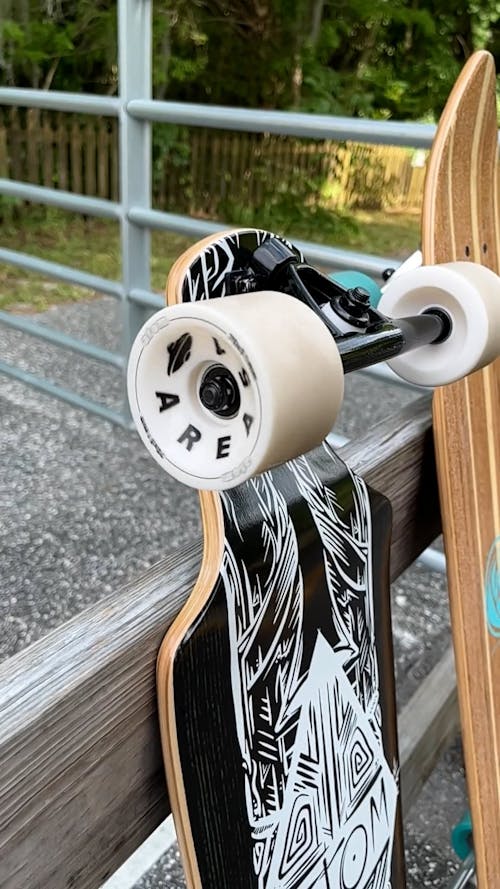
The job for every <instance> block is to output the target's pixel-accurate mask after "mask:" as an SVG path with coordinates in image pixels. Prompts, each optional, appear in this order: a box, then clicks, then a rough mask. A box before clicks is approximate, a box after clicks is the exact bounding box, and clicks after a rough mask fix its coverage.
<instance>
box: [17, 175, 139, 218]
mask: <svg viewBox="0 0 500 889" xmlns="http://www.w3.org/2000/svg"><path fill="white" fill-rule="evenodd" d="M0 194H4V195H6V196H7V197H10V198H19V200H21V201H32V202H34V203H36V204H47V205H48V206H50V207H59V208H60V209H61V210H72V211H73V212H75V213H82V214H83V215H86V216H100V217H102V218H103V219H116V220H119V219H120V218H121V213H122V210H121V206H120V204H118V203H115V201H106V200H104V199H103V198H89V197H86V195H83V194H73V192H71V191H62V189H56V188H47V187H45V186H44V185H31V184H30V183H28V182H17V181H15V180H13V179H0Z"/></svg>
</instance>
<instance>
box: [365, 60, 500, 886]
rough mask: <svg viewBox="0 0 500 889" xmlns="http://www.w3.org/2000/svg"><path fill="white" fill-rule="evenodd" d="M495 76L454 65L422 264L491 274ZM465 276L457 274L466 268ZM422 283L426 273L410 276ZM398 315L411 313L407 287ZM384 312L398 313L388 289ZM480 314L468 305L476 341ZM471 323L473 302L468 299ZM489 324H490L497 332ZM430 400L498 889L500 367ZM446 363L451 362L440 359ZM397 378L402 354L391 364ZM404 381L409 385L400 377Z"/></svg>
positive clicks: (476, 837)
mask: <svg viewBox="0 0 500 889" xmlns="http://www.w3.org/2000/svg"><path fill="white" fill-rule="evenodd" d="M497 156H498V128H497V117H496V96H495V66H494V62H493V58H492V57H491V55H489V53H487V52H478V53H475V54H474V55H473V56H472V57H471V59H470V60H469V62H468V63H467V65H466V66H465V67H464V69H463V71H462V73H461V75H460V77H459V78H458V80H457V82H456V84H455V87H454V89H453V91H452V93H451V95H450V98H449V100H448V102H447V105H446V107H445V109H444V112H443V114H442V117H441V120H440V123H439V126H438V130H437V134H436V137H435V139H434V143H433V146H432V151H431V154H430V158H429V161H428V167H427V178H426V184H425V193H424V203H423V213H422V258H423V263H424V265H426V266H429V267H430V266H434V265H435V264H441V263H449V262H454V261H457V260H458V261H459V262H460V264H461V265H462V264H464V263H469V264H470V265H471V266H472V263H476V264H479V265H480V266H482V267H484V268H487V269H492V270H493V271H495V272H498V271H499V260H500V244H499V236H500V228H499V226H500V220H499V216H498V190H497V189H498V186H497ZM465 268H466V266H465ZM429 274H431V275H432V270H431V269H430V268H427V269H424V268H423V269H421V270H418V271H417V273H416V276H415V280H414V283H415V284H416V283H417V281H418V280H420V279H419V275H427V277H429ZM404 289H405V290H406V293H405V295H404V302H405V310H407V311H409V310H411V309H412V301H411V293H410V294H408V292H407V291H408V290H409V286H408V282H407V281H405V284H404ZM380 307H381V309H382V310H383V311H385V312H388V313H389V314H390V313H392V312H395V311H396V312H397V311H402V308H403V307H402V303H401V302H400V301H399V300H398V294H397V293H396V291H395V289H394V288H393V289H392V291H391V293H390V295H389V298H388V299H385V298H384V297H382V300H381V303H380ZM483 311H484V307H483V305H482V300H481V299H480V298H479V295H477V301H476V308H475V313H476V322H477V329H475V326H474V318H473V314H472V317H471V322H472V323H471V324H470V325H469V326H470V333H471V335H472V336H474V338H475V339H476V341H479V340H480V339H481V337H482V336H487V333H485V331H481V330H479V327H480V325H481V318H482V317H483V314H482V313H483ZM471 312H472V313H474V297H472V301H471ZM498 324H500V322H499V321H496V326H497V331H498ZM496 355H498V351H497V350H496V349H495V346H494V345H493V347H492V349H491V351H490V354H489V356H488V357H489V362H488V363H487V364H486V366H485V367H483V369H481V370H478V371H476V372H475V373H472V374H470V375H467V376H466V377H465V378H463V379H459V380H458V381H456V382H453V383H451V384H450V385H446V386H440V387H438V388H437V389H436V390H435V393H434V397H433V426H434V440H435V447H436V458H437V471H438V481H439V491H440V500H441V513H442V523H443V534H444V544H445V550H446V562H447V573H448V589H449V599H450V613H451V625H452V633H453V642H454V649H455V661H456V668H457V681H458V696H459V704H460V714H461V725H462V739H463V747H464V755H465V766H466V777H467V785H468V793H469V800H470V806H471V810H472V824H473V843H474V851H475V856H476V863H477V876H478V886H479V887H480V889H497V887H500V692H499V689H500V647H499V644H498V643H499V638H500V361H499V360H498V358H497V360H494V358H495V356H496ZM452 359H453V356H450V360H452ZM391 363H392V367H393V369H394V370H395V371H396V372H397V373H402V374H403V375H405V372H406V370H407V368H406V366H405V365H406V359H405V356H402V357H401V358H397V359H395V361H393V362H391ZM409 378H411V375H410V377H409Z"/></svg>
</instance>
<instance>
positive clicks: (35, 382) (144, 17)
mask: <svg viewBox="0 0 500 889" xmlns="http://www.w3.org/2000/svg"><path fill="white" fill-rule="evenodd" d="M151 31H152V0H118V60H119V90H118V96H117V97H108V96H91V95H79V94H73V93H65V92H46V91H43V90H31V89H10V88H0V104H3V105H14V106H23V107H29V108H39V109H57V110H58V111H66V112H79V113H82V114H97V115H108V116H113V117H117V118H118V120H119V160H120V169H119V182H120V201H119V202H114V201H110V200H102V199H99V198H92V197H86V196H84V195H81V194H73V193H70V192H67V191H62V190H58V189H54V188H48V187H43V186H38V185H31V184H28V183H24V182H18V181H15V180H11V179H0V195H6V196H9V197H12V198H19V199H21V200H29V201H33V202H37V203H40V204H44V205H47V206H52V207H57V208H59V209H62V210H68V211H72V212H75V213H80V214H85V215H88V216H96V217H100V218H104V219H112V220H116V221H118V222H119V224H120V232H121V269H122V273H121V279H120V280H109V279H106V278H102V277H100V276H98V275H92V274H89V273H87V272H83V271H81V270H80V269H77V268H73V267H70V266H66V265H61V264H59V263H55V262H50V261H48V260H44V259H40V258H38V257H34V256H30V255H28V254H26V253H21V252H18V251H14V250H6V249H3V248H1V247H0V262H4V263H9V264H11V265H13V266H17V267H20V268H23V269H26V270H28V271H30V272H35V273H38V274H41V275H44V276H48V277H50V278H55V279H56V280H59V281H64V282H70V283H73V284H77V285H79V286H80V287H84V288H87V289H89V290H92V291H96V292H98V293H103V294H107V295H110V296H112V297H115V298H116V299H117V300H119V301H120V304H121V320H122V331H123V333H122V341H121V348H120V350H119V351H116V352H113V351H110V350H108V349H104V348H101V347H99V346H97V345H95V344H93V343H89V342H86V341H84V340H80V339H78V338H75V337H71V336H68V335H67V334H66V333H63V332H60V331H58V330H55V329H52V328H50V327H48V326H47V325H45V324H43V325H41V324H40V325H38V324H36V323H34V322H32V321H30V320H28V319H26V318H24V317H19V316H17V315H14V314H11V313H9V312H5V311H0V323H3V324H4V325H6V326H8V327H10V328H14V329H16V330H18V331H21V332H24V333H26V334H28V335H29V336H35V337H38V338H40V339H42V340H45V341H46V342H48V343H51V344H53V345H55V346H59V347H63V348H65V349H71V350H73V351H75V352H77V353H79V354H81V355H83V356H86V357H87V358H92V359H96V360H98V361H101V362H104V363H105V364H107V365H109V366H111V367H113V368H115V369H117V370H118V371H120V372H121V374H122V377H123V404H122V409H121V410H119V411H117V410H113V409H112V408H110V407H108V406H106V405H104V404H101V403H99V402H96V401H93V400H92V399H90V398H87V397H85V396H83V395H81V394H79V393H77V392H75V391H72V390H70V389H68V388H66V387H64V386H62V385H60V384H57V383H54V382H52V381H50V380H47V379H44V378H42V377H40V376H38V375H36V374H34V373H30V372H28V371H26V370H22V369H21V368H18V367H15V366H14V365H11V364H8V363H7V362H5V361H2V360H0V373H4V374H7V375H8V376H10V377H12V378H14V379H16V380H19V381H21V382H23V383H26V384H28V385H30V386H33V387H35V388H36V389H38V390H41V391H43V392H46V393H48V394H49V395H52V396H56V397H58V398H60V399H63V400H64V401H66V402H69V403H70V404H72V405H74V406H76V407H80V408H84V409H85V410H88V411H91V412H93V413H95V414H97V415H98V416H100V417H103V418H104V419H107V420H111V421H112V422H114V423H118V424H120V425H122V426H126V427H128V426H129V425H130V416H129V412H128V405H127V403H126V397H125V369H126V363H127V357H128V353H129V350H130V345H131V343H132V341H133V339H134V337H135V335H136V333H137V331H138V329H139V328H140V326H141V325H142V323H143V322H144V320H145V317H146V314H147V313H148V312H150V311H151V310H154V309H157V308H160V307H161V306H162V305H163V299H162V298H161V297H160V296H158V294H155V293H153V292H152V291H151V285H150V253H151V244H150V231H151V230H152V229H162V230H165V231H171V232H176V233H179V234H184V235H188V236H191V237H193V238H197V237H203V236H205V235H208V234H212V233H213V232H216V231H222V230H227V228H229V227H231V225H234V224H235V223H237V220H230V221H228V223H224V224H222V223H220V222H207V221H204V220H199V219H193V218H190V217H189V216H183V215H179V214H175V213H164V212H160V211H158V210H153V209H152V206H151V194H152V165H151V122H152V121H157V122H158V121H159V122H163V123H169V124H173V123H177V124H183V125H186V126H200V127H201V126H203V127H212V128H217V129H227V130H244V131H252V132H259V133H274V134H280V135H288V136H296V137H302V138H309V139H311V138H312V139H322V140H324V139H337V140H353V141H357V142H369V143H384V144H392V145H405V146H411V147H415V148H428V147H429V146H430V145H431V143H432V139H433V136H434V132H435V127H434V126H431V125H424V124H413V123H397V122H386V121H374V120H354V119H351V118H345V117H332V116H326V115H312V114H300V113H288V112H282V111H259V110H246V109H242V108H225V107H217V106H204V105H196V104H187V103H186V104H185V103H179V102H159V101H153V100H152V98H151V58H152V53H151V42H152V33H151ZM296 243H297V246H298V247H300V248H301V249H302V250H303V252H304V254H305V255H306V257H307V258H308V259H309V261H310V262H312V263H319V264H321V265H322V266H325V267H326V268H330V269H352V268H355V269H358V270H360V271H364V272H366V273H367V274H371V275H374V276H379V275H380V274H381V273H382V271H383V270H384V269H386V268H387V267H388V266H394V265H397V264H398V263H397V261H396V260H394V259H392V258H391V257H376V256H372V255H369V254H365V253H357V252H353V251H349V250H342V249H338V248H335V247H326V246H324V245H321V244H315V243H310V242H305V241H296ZM370 373H371V374H372V375H373V376H375V377H377V378H380V379H381V380H382V381H383V382H393V383H399V384H401V381H399V380H398V378H397V377H396V376H395V375H394V374H392V373H391V372H390V371H389V370H388V368H385V367H380V368H373V369H371V371H370ZM404 385H406V384H404ZM425 560H426V561H429V562H430V564H432V567H434V569H437V570H443V557H442V555H441V553H436V554H435V555H432V554H429V555H428V556H425Z"/></svg>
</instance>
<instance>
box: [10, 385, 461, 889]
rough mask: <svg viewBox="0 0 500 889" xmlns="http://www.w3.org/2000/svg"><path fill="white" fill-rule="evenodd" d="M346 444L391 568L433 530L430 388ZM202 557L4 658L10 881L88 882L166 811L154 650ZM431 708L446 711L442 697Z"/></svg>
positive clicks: (189, 558) (407, 781)
mask: <svg viewBox="0 0 500 889" xmlns="http://www.w3.org/2000/svg"><path fill="white" fill-rule="evenodd" d="M341 455H342V457H343V459H344V460H346V461H347V462H349V464H350V465H351V466H352V468H353V469H355V470H356V471H358V472H359V473H361V474H362V475H363V476H364V477H365V479H366V480H367V481H368V482H369V483H370V484H372V485H373V486H374V487H377V488H378V490H380V491H381V492H382V493H384V494H385V495H386V496H387V497H388V498H389V499H390V501H391V503H392V506H393V513H394V534H393V544H392V553H391V565H392V572H391V573H392V576H393V578H394V577H397V576H398V575H399V574H400V573H401V572H402V571H403V570H404V568H405V567H406V566H407V565H409V564H410V563H411V562H412V561H413V560H414V559H415V558H416V557H417V556H418V555H419V554H420V552H422V550H423V549H424V548H425V547H426V546H427V545H428V544H429V543H430V542H431V541H432V540H433V539H434V538H435V537H436V535H437V534H438V533H439V508H438V503H437V490H436V483H435V475H434V461H433V447H432V434H431V415H430V404H429V400H428V399H427V398H426V399H423V400H422V401H419V402H418V403H417V404H416V403H415V402H414V403H413V404H411V405H409V407H408V408H406V409H404V410H403V411H401V412H400V413H399V414H398V415H397V416H396V417H392V418H390V419H389V420H388V421H385V422H384V423H382V424H379V425H378V426H376V427H374V429H373V430H372V431H371V432H370V434H369V435H367V436H365V437H364V438H363V439H362V440H360V441H358V442H356V443H355V444H349V445H347V446H346V447H345V448H343V449H342V452H341ZM199 561H200V546H199V545H195V546H192V547H190V548H189V549H186V550H184V551H182V552H181V553H179V554H177V555H175V556H172V557H170V558H167V559H165V560H164V561H163V562H161V563H160V564H159V565H157V566H155V568H154V569H152V570H151V571H149V572H148V573H147V574H146V575H145V576H143V577H142V578H139V579H138V580H137V582H136V583H134V584H133V585H132V586H129V587H128V588H126V589H124V590H121V591H118V592H116V593H114V594H112V595H110V596H109V597H107V598H106V599H105V600H103V601H102V602H100V603H99V604H97V605H95V606H93V607H91V608H89V609H87V610H86V611H85V612H83V613H82V614H81V615H79V616H78V617H76V618H74V619H73V620H71V621H69V622H68V623H66V624H64V625H63V626H62V627H60V628H58V629H57V630H55V631H53V632H52V633H50V634H48V635H47V636H46V637H45V638H44V639H42V640H40V641H39V642H37V643H35V644H33V645H32V646H30V647H29V648H27V649H25V650H24V651H22V652H20V653H19V654H18V655H16V656H14V657H12V658H11V659H10V660H8V661H7V662H6V663H4V664H3V665H2V666H0V689H1V691H0V762H1V763H2V769H1V770H0V860H1V861H2V876H3V878H4V880H5V884H6V885H8V886H9V889H21V887H22V889H35V887H39V886H50V887H51V889H63V887H64V889H66V887H68V886H78V889H96V887H98V886H100V884H101V883H102V881H103V880H104V879H105V878H106V877H107V876H108V875H109V874H111V873H112V872H113V871H114V870H115V869H116V868H117V867H118V866H119V865H120V864H121V863H122V862H123V861H124V860H125V859H126V858H127V856H128V855H129V854H130V853H131V852H132V851H133V850H134V849H135V848H136V847H137V846H138V845H139V844H140V842H142V840H144V839H145V838H146V837H147V836H148V835H149V834H150V833H151V831H152V830H153V829H154V828H155V827H156V826H157V824H159V822H160V821H161V820H162V819H163V818H164V817H165V815H166V814H167V812H168V803H167V797H166V792H165V785H164V779H163V768H162V764H161V757H160V744H159V737H158V730H157V723H156V712H155V711H156V703H155V689H154V677H155V659H156V652H157V650H158V647H159V644H160V641H161V639H162V637H163V635H164V633H165V630H166V628H167V627H168V625H169V624H170V622H171V621H172V619H173V618H174V616H175V615H176V614H177V612H178V611H179V609H180V607H181V606H182V604H183V602H184V601H185V600H186V598H187V596H188V594H189V592H190V590H191V588H192V586H193V583H194V580H195V578H196V575H197V570H198V565H199ZM431 709H432V705H431V704H430V703H429V707H428V714H427V717H426V718H427V722H426V723H425V724H426V725H427V724H429V725H431V724H432V725H433V726H435V732H434V740H433V743H434V745H435V747H436V749H440V744H439V737H438V735H439V736H440V733H441V732H443V737H444V735H445V733H446V731H447V729H446V726H445V724H444V723H443V721H442V719H441V717H438V716H437V715H435V716H433V715H432V712H431ZM438 709H439V712H440V713H441V714H442V716H443V719H444V715H445V711H446V707H445V704H444V702H443V701H442V702H441V705H440V708H438ZM412 715H413V714H412V713H411V712H410V711H408V717H407V716H405V715H403V718H402V723H401V735H402V739H401V749H402V753H403V758H402V761H403V769H402V772H403V793H404V796H405V805H406V806H408V805H409V803H410V800H411V798H412V795H413V793H414V791H415V790H416V789H417V788H418V786H419V781H418V779H417V776H416V771H418V769H417V765H418V763H419V762H420V763H425V769H426V770H428V769H429V768H430V767H431V764H432V759H433V756H432V751H431V750H427V749H426V736H425V731H426V730H425V731H424V728H423V725H422V724H421V726H420V728H422V731H420V734H419V726H418V725H415V726H413V723H412V721H411V718H410V717H412ZM417 750H418V751H420V752H418V753H416V752H415V751H417ZM424 753H425V755H424Z"/></svg>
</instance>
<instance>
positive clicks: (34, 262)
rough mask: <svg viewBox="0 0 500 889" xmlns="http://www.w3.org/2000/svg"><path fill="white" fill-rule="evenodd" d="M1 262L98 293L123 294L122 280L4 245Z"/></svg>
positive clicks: (0, 253) (0, 250)
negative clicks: (102, 276) (7, 247)
mask: <svg viewBox="0 0 500 889" xmlns="http://www.w3.org/2000/svg"><path fill="white" fill-rule="evenodd" d="M0 262H6V263H8V264H9V265H13V266H15V267H16V268H20V269H26V271H28V272H34V273H35V274H38V275H44V276H46V277H48V278H56V279H57V280H58V281H65V282H67V283H70V284H78V286H79V287H85V288H86V289H87V290H93V291H95V292H96V293H106V294H108V296H114V297H116V298H118V299H119V298H120V297H121V296H123V287H122V284H121V282H120V281H111V280H109V279H108V278H101V276H100V275H92V274H90V273H89V272H81V271H80V269H75V268H73V267H72V266H69V265H61V263H59V262H50V260H48V259H38V257H37V256H30V254H29V253H20V252H18V251H17V250H5V249H4V248H3V247H0Z"/></svg>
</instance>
